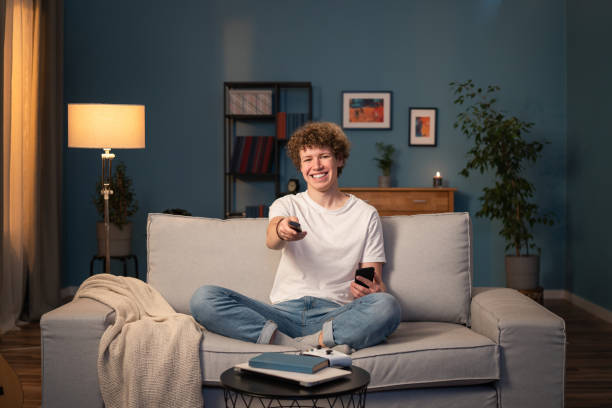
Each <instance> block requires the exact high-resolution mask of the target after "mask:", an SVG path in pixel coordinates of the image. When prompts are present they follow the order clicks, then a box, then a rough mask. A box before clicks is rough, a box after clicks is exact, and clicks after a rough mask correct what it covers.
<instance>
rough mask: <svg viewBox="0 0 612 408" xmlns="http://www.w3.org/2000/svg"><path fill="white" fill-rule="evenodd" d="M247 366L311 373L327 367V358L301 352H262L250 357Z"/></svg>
mask: <svg viewBox="0 0 612 408" xmlns="http://www.w3.org/2000/svg"><path fill="white" fill-rule="evenodd" d="M249 366H251V367H255V368H266V369H269V370H281V371H293V372H295V373H304V374H313V373H316V372H317V371H319V370H322V369H323V368H325V367H328V366H329V360H327V359H326V358H323V357H317V356H306V355H303V354H283V353H263V354H260V355H258V356H256V357H253V358H252V359H250V360H249Z"/></svg>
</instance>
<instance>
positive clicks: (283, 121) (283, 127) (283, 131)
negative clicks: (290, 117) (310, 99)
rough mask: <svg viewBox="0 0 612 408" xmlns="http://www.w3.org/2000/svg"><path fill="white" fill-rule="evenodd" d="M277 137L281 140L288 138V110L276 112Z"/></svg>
mask: <svg viewBox="0 0 612 408" xmlns="http://www.w3.org/2000/svg"><path fill="white" fill-rule="evenodd" d="M276 138H277V139H279V140H285V139H287V112H278V113H277V114H276Z"/></svg>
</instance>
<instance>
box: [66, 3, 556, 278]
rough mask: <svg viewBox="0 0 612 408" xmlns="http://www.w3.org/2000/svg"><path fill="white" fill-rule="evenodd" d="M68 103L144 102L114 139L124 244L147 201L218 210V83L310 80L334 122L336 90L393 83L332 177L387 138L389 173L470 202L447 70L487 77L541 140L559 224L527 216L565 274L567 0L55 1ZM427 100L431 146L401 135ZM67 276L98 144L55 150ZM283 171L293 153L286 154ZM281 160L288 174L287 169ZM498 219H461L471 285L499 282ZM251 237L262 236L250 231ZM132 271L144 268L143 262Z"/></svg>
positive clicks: (78, 244) (367, 179) (85, 235)
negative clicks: (139, 135) (140, 134)
mask: <svg viewBox="0 0 612 408" xmlns="http://www.w3.org/2000/svg"><path fill="white" fill-rule="evenodd" d="M64 51H65V102H66V103H69V102H108V103H141V104H145V105H146V109H147V135H146V137H147V141H146V143H147V147H146V149H144V150H118V151H116V153H117V154H118V156H119V158H120V159H122V160H124V161H125V163H126V164H127V168H128V173H129V174H130V175H131V176H132V177H133V179H134V185H135V188H136V194H137V198H138V201H139V204H140V211H139V212H138V214H137V215H136V216H135V217H134V223H135V229H136V231H135V236H134V245H135V250H136V254H137V255H138V257H139V259H140V260H141V264H142V265H144V264H145V262H144V261H145V222H146V216H147V213H149V212H160V211H163V210H164V209H166V208H171V207H180V208H186V209H188V210H190V211H191V212H192V213H193V214H194V215H199V216H209V217H221V216H222V211H223V208H222V207H223V184H222V179H223V176H222V172H223V168H222V165H223V164H222V150H223V143H222V134H223V120H222V114H223V111H222V100H223V93H222V89H223V88H222V83H223V81H265V80H269V81H311V82H312V83H313V85H314V116H315V119H318V120H329V121H334V122H340V120H341V112H340V95H341V92H342V91H343V90H391V91H392V92H393V129H392V130H391V131H348V132H347V134H348V136H349V138H350V139H351V140H352V142H353V150H352V154H351V158H350V159H349V162H348V164H347V167H346V169H345V171H344V173H343V175H342V177H341V184H342V185H344V186H375V185H376V183H377V177H378V175H379V170H378V169H377V168H376V166H375V162H374V161H373V160H372V158H373V156H374V155H375V150H374V145H375V143H376V142H377V141H384V142H386V143H392V144H394V145H395V146H396V147H397V149H398V153H397V155H396V157H397V159H398V164H397V166H396V167H395V169H394V178H395V185H396V186H409V187H412V186H414V187H419V186H425V187H428V186H430V185H431V179H432V176H433V174H434V172H435V171H440V172H441V173H442V175H443V176H444V179H445V182H446V183H447V184H448V185H449V186H452V187H456V188H457V189H458V193H457V196H456V210H457V211H469V212H470V213H472V214H474V213H475V212H476V211H477V210H478V209H479V203H478V199H477V197H478V196H479V195H480V194H481V191H482V187H484V186H485V185H486V182H487V177H481V176H474V177H472V178H470V179H469V180H468V179H464V178H462V177H460V176H458V172H459V171H460V170H461V169H462V168H463V166H464V164H465V161H466V160H465V153H466V152H467V150H468V149H469V146H470V143H469V142H468V141H466V139H465V137H464V136H462V135H461V134H459V133H458V132H457V131H455V130H454V129H453V127H452V123H453V121H454V119H455V117H456V115H457V113H458V112H459V111H458V109H457V108H456V107H455V106H454V105H453V104H452V99H453V98H452V94H451V92H450V88H449V86H448V84H449V82H451V81H454V80H465V79H469V78H471V79H473V80H475V81H476V82H477V83H478V84H481V85H483V86H484V85H488V84H498V85H500V86H501V88H502V95H501V100H500V104H501V106H502V107H503V108H504V109H505V110H507V111H508V112H511V113H512V114H516V115H519V116H520V117H521V118H523V119H524V120H528V121H533V122H535V123H536V126H535V127H534V129H533V132H532V133H533V137H534V138H538V139H547V140H548V141H550V142H551V144H550V145H547V146H546V148H545V151H544V157H543V159H542V160H541V161H540V162H539V164H538V165H536V166H535V167H532V168H530V169H529V170H528V175H529V176H530V178H531V179H532V180H533V181H534V182H535V184H536V187H537V197H536V199H537V202H538V204H539V205H540V206H541V208H542V209H544V210H546V211H553V212H554V213H556V215H557V219H558V222H557V224H556V225H555V226H554V227H552V228H550V227H537V228H536V229H535V235H536V243H537V244H538V245H539V246H540V247H541V248H542V277H541V283H542V284H543V286H544V287H546V288H549V289H555V288H563V287H564V285H565V282H566V276H565V272H566V267H565V253H566V223H565V219H566V214H565V208H566V207H565V202H566V181H565V175H566V165H565V163H566V157H565V155H566V149H565V146H566V126H565V123H566V117H565V112H566V100H565V90H566V88H565V81H566V73H565V64H566V53H565V4H564V3H560V2H558V1H556V0H538V1H530V0H520V1H502V0H470V1H467V0H465V1H455V0H436V1H402V2H400V1H379V2H376V3H373V2H372V1H363V0H351V1H331V2H323V1H318V2H298V1H292V2H284V1H280V0H279V1H272V0H263V1H258V2H253V1H248V0H240V1H239V0H232V1H222V0H215V1H206V2H202V1H196V0H191V1H188V0H184V1H181V2H168V1H160V0H153V1H149V0H147V1H144V0H141V1H136V0H133V1H123V0H121V1H118V0H109V1H87V2H83V1H79V0H66V1H65V50H64ZM410 107H437V108H438V115H439V117H438V126H439V128H438V146H437V147H436V148H423V147H421V148H414V147H408V109H409V108H410ZM64 157H65V159H64V165H65V166H64V221H63V223H64V253H63V259H64V276H63V284H64V285H78V284H80V283H81V282H82V281H83V279H85V278H86V277H87V276H88V275H87V274H88V265H89V260H90V258H91V256H92V254H93V253H94V252H95V248H96V243H95V235H94V223H95V221H96V220H97V215H96V212H95V210H94V207H93V205H92V204H91V203H90V197H91V196H92V195H93V194H94V186H95V181H96V179H97V177H98V175H99V171H100V170H99V166H100V158H99V152H97V151H93V150H91V151H90V150H82V149H66V151H65V156H64ZM286 168H288V169H289V170H290V169H291V168H290V166H286ZM289 173H291V174H295V172H294V170H291V171H290V172H289V171H288V173H287V174H288V175H289ZM499 229H500V225H499V224H497V223H491V222H490V221H488V220H485V219H474V230H475V284H476V285H502V286H503V285H504V284H505V276H504V267H503V262H504V261H503V255H504V245H505V244H504V242H503V240H502V239H501V238H500V237H499V236H498V231H499ZM262 239H263V238H262ZM141 269H142V270H143V271H144V267H142V268H141Z"/></svg>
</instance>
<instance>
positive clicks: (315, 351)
mask: <svg viewBox="0 0 612 408" xmlns="http://www.w3.org/2000/svg"><path fill="white" fill-rule="evenodd" d="M302 354H306V355H308V356H317V357H323V358H326V359H328V360H329V366H330V367H350V366H351V364H352V363H353V360H352V359H351V357H349V356H348V355H346V354H344V353H341V352H339V351H336V350H332V349H330V348H312V349H310V350H307V351H305V352H303V353H302Z"/></svg>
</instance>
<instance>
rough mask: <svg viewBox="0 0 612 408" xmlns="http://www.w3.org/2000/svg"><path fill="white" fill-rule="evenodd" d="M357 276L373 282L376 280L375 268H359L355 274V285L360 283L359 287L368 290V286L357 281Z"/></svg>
mask: <svg viewBox="0 0 612 408" xmlns="http://www.w3.org/2000/svg"><path fill="white" fill-rule="evenodd" d="M357 276H363V277H364V278H366V279H368V280H371V281H373V280H374V267H373V266H369V267H367V268H359V269H357V272H355V283H358V284H359V285H361V286H363V287H366V288H367V287H368V285H366V284H365V283H363V282H362V281H360V280H359V279H357Z"/></svg>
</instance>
